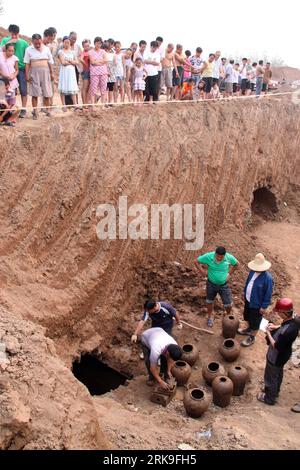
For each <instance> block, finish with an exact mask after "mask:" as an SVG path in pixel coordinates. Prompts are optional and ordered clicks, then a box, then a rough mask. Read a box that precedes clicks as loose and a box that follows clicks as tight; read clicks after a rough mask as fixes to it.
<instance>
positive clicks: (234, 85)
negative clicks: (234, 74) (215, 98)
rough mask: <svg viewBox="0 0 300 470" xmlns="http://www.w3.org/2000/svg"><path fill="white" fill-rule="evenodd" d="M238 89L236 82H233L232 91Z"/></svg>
mask: <svg viewBox="0 0 300 470" xmlns="http://www.w3.org/2000/svg"><path fill="white" fill-rule="evenodd" d="M237 91H238V84H237V83H234V84H233V93H236V92H237Z"/></svg>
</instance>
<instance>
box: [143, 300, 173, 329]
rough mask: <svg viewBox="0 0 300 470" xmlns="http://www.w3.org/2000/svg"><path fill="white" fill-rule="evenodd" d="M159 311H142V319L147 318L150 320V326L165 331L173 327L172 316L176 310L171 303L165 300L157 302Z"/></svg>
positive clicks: (145, 319)
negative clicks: (150, 312)
mask: <svg viewBox="0 0 300 470" xmlns="http://www.w3.org/2000/svg"><path fill="white" fill-rule="evenodd" d="M158 305H159V307H160V308H159V311H158V312H155V313H152V314H149V313H148V312H147V311H146V312H144V313H143V316H142V320H143V321H147V320H148V318H150V319H151V321H152V328H162V329H163V330H165V331H166V332H167V333H168V332H170V331H171V330H172V328H173V318H174V317H175V315H176V310H175V308H174V307H172V305H170V304H168V303H166V302H158Z"/></svg>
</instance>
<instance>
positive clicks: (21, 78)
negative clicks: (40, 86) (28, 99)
mask: <svg viewBox="0 0 300 470" xmlns="http://www.w3.org/2000/svg"><path fill="white" fill-rule="evenodd" d="M17 79H18V82H19V90H20V95H21V96H27V95H28V90H27V81H26V75H25V69H19V73H18V75H17Z"/></svg>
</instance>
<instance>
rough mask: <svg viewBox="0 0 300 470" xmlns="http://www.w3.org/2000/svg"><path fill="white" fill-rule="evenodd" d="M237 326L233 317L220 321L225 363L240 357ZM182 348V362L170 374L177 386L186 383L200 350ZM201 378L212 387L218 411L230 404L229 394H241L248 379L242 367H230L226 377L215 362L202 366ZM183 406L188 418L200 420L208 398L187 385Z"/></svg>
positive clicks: (186, 345) (192, 346)
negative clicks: (221, 322) (236, 338)
mask: <svg viewBox="0 0 300 470" xmlns="http://www.w3.org/2000/svg"><path fill="white" fill-rule="evenodd" d="M238 326H239V320H238V319H237V318H236V317H235V316H234V315H227V316H225V317H224V318H223V324H222V330H223V331H222V333H223V337H224V341H223V342H222V344H221V345H220V348H219V352H220V354H221V355H222V357H223V358H224V359H225V361H227V362H234V361H235V360H236V359H237V358H238V357H239V355H240V345H239V343H238V342H237V341H236V340H235V336H236V334H237V329H238ZM182 349H183V355H182V358H181V360H180V361H177V362H175V364H174V366H173V368H172V375H173V376H174V377H175V379H176V381H177V384H178V385H179V386H183V385H185V384H187V382H188V380H189V378H190V375H191V373H192V366H193V365H194V364H195V363H196V361H197V359H198V357H199V350H198V348H197V347H196V346H195V345H192V344H185V345H184V346H183V347H182ZM202 375H203V378H204V380H205V382H206V384H207V385H209V386H211V387H212V394H213V402H214V404H215V405H217V406H219V407H221V408H225V407H226V406H228V405H229V404H230V401H231V397H232V395H234V396H240V395H243V393H244V389H245V385H246V382H247V380H248V372H247V370H246V369H245V368H244V367H243V366H241V365H233V366H232V367H230V369H229V370H228V376H227V375H226V371H225V369H224V367H223V366H222V365H221V364H219V363H218V362H210V363H208V364H205V365H204V367H203V369H202ZM183 404H184V407H185V409H186V412H187V414H188V415H189V416H190V417H192V418H200V416H202V414H203V413H204V412H205V411H206V410H207V409H208V407H209V404H210V398H209V396H208V394H207V393H206V392H205V390H203V389H202V388H193V387H191V386H188V387H187V390H186V392H185V394H184V399H183Z"/></svg>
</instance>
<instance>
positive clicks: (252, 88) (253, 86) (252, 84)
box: [250, 83, 256, 91]
mask: <svg viewBox="0 0 300 470" xmlns="http://www.w3.org/2000/svg"><path fill="white" fill-rule="evenodd" d="M255 85H256V83H250V90H251V91H255Z"/></svg>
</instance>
